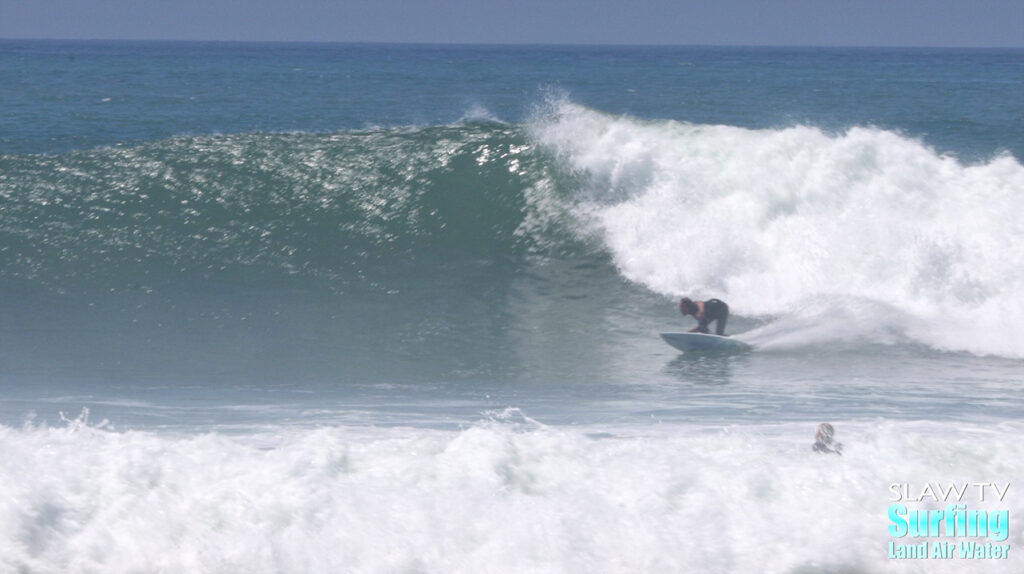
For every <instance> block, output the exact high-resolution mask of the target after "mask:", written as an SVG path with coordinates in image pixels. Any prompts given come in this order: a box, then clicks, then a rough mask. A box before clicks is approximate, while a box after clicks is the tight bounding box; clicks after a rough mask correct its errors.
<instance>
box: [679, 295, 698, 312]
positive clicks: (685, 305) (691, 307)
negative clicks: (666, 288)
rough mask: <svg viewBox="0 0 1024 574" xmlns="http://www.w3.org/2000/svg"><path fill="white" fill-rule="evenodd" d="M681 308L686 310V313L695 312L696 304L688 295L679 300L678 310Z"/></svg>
mask: <svg viewBox="0 0 1024 574" xmlns="http://www.w3.org/2000/svg"><path fill="white" fill-rule="evenodd" d="M683 309H685V310H686V311H685V312H686V313H691V314H692V313H696V312H697V304H696V303H694V302H693V301H692V300H691V299H690V298H689V297H683V298H682V299H680V300H679V310H680V311H682V310H683Z"/></svg>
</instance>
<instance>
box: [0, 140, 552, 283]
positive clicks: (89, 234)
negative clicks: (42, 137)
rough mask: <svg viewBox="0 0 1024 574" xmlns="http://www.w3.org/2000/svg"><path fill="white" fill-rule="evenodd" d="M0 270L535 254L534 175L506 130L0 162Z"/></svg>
mask: <svg viewBox="0 0 1024 574" xmlns="http://www.w3.org/2000/svg"><path fill="white" fill-rule="evenodd" d="M2 161H3V164H2V166H0V167H2V168H3V172H2V173H3V174H4V176H3V177H4V184H5V198H4V199H5V202H6V206H5V208H6V209H5V211H6V216H7V217H6V218H5V221H4V224H3V228H2V231H3V232H4V235H5V240H6V244H7V245H9V246H10V247H8V249H7V254H8V258H9V259H10V260H11V262H12V265H10V266H7V267H6V269H5V273H7V274H8V275H9V274H12V273H13V274H18V275H25V276H29V277H33V278H39V279H43V280H45V281H50V282H52V281H55V280H56V279H57V278H59V279H60V280H65V279H66V278H67V277H68V276H69V275H70V276H71V277H77V276H79V275H96V274H102V275H109V274H110V273H111V272H112V271H113V272H115V273H121V272H125V273H138V272H139V271H140V270H142V272H144V273H153V272H155V271H153V270H154V269H162V268H172V269H175V270H176V271H214V272H216V271H222V270H225V269H228V268H231V267H236V266H240V265H241V266H250V267H259V268H264V269H275V268H276V269H280V270H285V271H287V272H291V273H307V272H308V273H311V274H316V275H324V276H328V277H331V278H337V279H340V280H341V281H343V282H345V281H349V280H352V279H353V278H355V277H358V276H359V275H360V274H361V272H362V271H363V269H362V266H369V265H371V264H374V263H380V262H388V263H395V262H398V263H400V262H402V261H406V260H410V259H417V258H434V259H438V260H441V261H455V260H461V259H471V258H481V257H494V258H501V257H516V256H519V255H521V254H523V253H525V252H529V251H534V250H537V249H538V248H539V247H540V246H539V245H538V244H537V241H538V240H539V237H540V236H539V235H538V234H536V233H533V229H532V228H531V226H533V225H541V224H542V223H543V222H542V221H541V220H542V219H543V218H542V216H541V214H540V213H539V212H538V211H537V210H536V209H533V207H534V206H531V205H530V202H531V191H532V190H533V188H534V186H536V185H537V184H538V183H539V182H540V181H541V180H542V179H543V177H544V172H545V167H544V166H543V165H539V164H538V160H537V157H536V154H532V153H530V147H529V146H528V145H526V142H525V141H524V140H523V137H522V135H521V134H520V133H519V132H518V131H517V130H516V129H514V128H509V127H504V126H499V125H494V124H489V125H459V126H452V127H438V128H422V129H414V128H409V129H391V130H376V131H366V132H346V133H342V134H336V135H307V134H295V135H237V136H219V137H196V138H178V139H171V140H165V141H162V142H157V143H154V144H147V145H142V146H138V147H130V148H124V149H118V148H100V149H96V150H91V151H85V152H73V153H68V154H64V155H57V156H6V157H4V158H3V160H2Z"/></svg>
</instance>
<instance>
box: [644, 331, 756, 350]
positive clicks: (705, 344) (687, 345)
mask: <svg viewBox="0 0 1024 574" xmlns="http://www.w3.org/2000/svg"><path fill="white" fill-rule="evenodd" d="M661 338H662V339H665V342H666V343H668V344H669V345H672V346H673V347H675V348H677V349H679V350H680V351H734V352H735V351H749V350H751V349H753V347H751V346H750V345H749V344H748V343H744V342H743V341H740V340H739V339H733V338H732V337H723V336H721V335H710V334H707V333H662V334H661Z"/></svg>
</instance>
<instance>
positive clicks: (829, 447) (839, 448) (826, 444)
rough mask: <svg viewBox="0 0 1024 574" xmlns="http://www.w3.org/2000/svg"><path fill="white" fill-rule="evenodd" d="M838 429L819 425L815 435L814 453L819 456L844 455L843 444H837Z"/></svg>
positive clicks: (822, 424)
mask: <svg viewBox="0 0 1024 574" xmlns="http://www.w3.org/2000/svg"><path fill="white" fill-rule="evenodd" d="M835 435H836V429H835V428H833V427H832V425H830V424H828V423H821V424H820V425H818V432H816V433H815V434H814V446H812V447H811V448H813V449H814V452H816V453H819V454H828V453H834V454H838V455H839V456H842V455H843V443H841V442H835V438H834V437H835Z"/></svg>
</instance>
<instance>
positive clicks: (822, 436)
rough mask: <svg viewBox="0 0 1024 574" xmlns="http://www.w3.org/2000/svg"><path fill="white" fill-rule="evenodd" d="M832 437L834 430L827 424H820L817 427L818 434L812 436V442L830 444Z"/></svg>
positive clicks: (834, 434) (834, 433)
mask: <svg viewBox="0 0 1024 574" xmlns="http://www.w3.org/2000/svg"><path fill="white" fill-rule="evenodd" d="M834 436H836V429H835V428H833V427H832V425H830V424H828V423H821V424H820V425H818V432H816V433H815V434H814V440H816V441H818V442H820V443H824V444H830V443H831V442H832V437H834Z"/></svg>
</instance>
